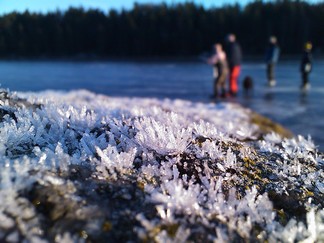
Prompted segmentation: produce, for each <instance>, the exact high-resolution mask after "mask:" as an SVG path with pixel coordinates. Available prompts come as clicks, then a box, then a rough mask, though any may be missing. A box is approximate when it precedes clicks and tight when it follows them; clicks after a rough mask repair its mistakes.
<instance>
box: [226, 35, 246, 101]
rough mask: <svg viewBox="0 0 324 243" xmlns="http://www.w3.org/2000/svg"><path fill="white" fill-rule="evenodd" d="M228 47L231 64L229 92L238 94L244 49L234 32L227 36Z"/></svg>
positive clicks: (234, 94) (227, 52) (229, 62)
mask: <svg viewBox="0 0 324 243" xmlns="http://www.w3.org/2000/svg"><path fill="white" fill-rule="evenodd" d="M226 41H227V48H226V54H227V58H228V64H229V70H230V75H229V94H230V95H232V96H236V95H237V92H238V83H237V82H238V81H237V79H238V77H239V75H240V72H241V61H242V50H241V47H240V45H239V44H238V43H237V41H236V36H235V35H234V34H229V35H228V36H227V38H226Z"/></svg>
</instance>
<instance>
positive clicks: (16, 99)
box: [0, 91, 324, 242]
mask: <svg viewBox="0 0 324 243" xmlns="http://www.w3.org/2000/svg"><path fill="white" fill-rule="evenodd" d="M0 100H1V101H0V105H1V106H0V120H1V123H0V156H1V157H2V159H1V163H0V167H1V168H0V201H1V204H0V241H1V242H22V241H24V240H25V241H26V242H142V241H148V242H213V241H214V242H246V241H247V242H265V241H268V242H278V241H281V242H320V241H324V210H323V206H324V205H323V204H324V200H323V197H324V172H323V168H324V160H323V154H322V153H320V152H319V151H317V149H316V146H315V145H314V144H313V142H312V141H311V139H310V138H307V139H305V138H304V137H301V136H297V137H293V135H292V134H291V133H290V132H289V131H288V130H286V129H284V128H283V127H281V126H280V125H278V124H275V123H273V122H271V121H270V120H269V119H267V118H264V117H262V116H260V115H258V114H256V113H254V112H252V111H250V110H248V109H244V108H242V107H241V106H239V105H235V104H229V103H220V104H201V103H191V102H187V101H182V100H173V101H172V100H156V99H127V98H111V97H106V96H102V95H95V94H93V93H89V92H87V91H74V92H70V93H58V92H42V93H19V94H16V93H10V92H9V93H8V92H6V91H2V93H1V94H0Z"/></svg>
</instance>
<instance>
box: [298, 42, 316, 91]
mask: <svg viewBox="0 0 324 243" xmlns="http://www.w3.org/2000/svg"><path fill="white" fill-rule="evenodd" d="M312 47H313V46H312V43H311V42H306V43H305V46H304V52H303V56H302V60H301V64H300V71H301V75H302V85H301V88H302V89H304V90H306V89H309V79H308V77H309V74H310V72H311V71H312V53H311V51H312Z"/></svg>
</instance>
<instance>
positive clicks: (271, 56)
mask: <svg viewBox="0 0 324 243" xmlns="http://www.w3.org/2000/svg"><path fill="white" fill-rule="evenodd" d="M279 54H280V48H279V45H278V41H277V38H276V37H275V36H271V37H270V39H269V45H268V47H267V50H266V56H265V61H266V63H267V79H268V85H269V86H270V87H272V86H275V85H276V80H275V66H276V64H277V62H278V60H279Z"/></svg>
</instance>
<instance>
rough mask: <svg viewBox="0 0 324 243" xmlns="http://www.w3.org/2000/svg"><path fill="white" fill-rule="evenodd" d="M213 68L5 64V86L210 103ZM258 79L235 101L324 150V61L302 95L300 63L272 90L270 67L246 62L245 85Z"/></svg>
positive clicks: (283, 65)
mask: <svg viewBox="0 0 324 243" xmlns="http://www.w3.org/2000/svg"><path fill="white" fill-rule="evenodd" d="M211 75H212V71H211V67H210V66H208V65H206V64H204V63H202V62H173V61H170V62H59V61H53V62H52V61H46V62H36V61H1V62H0V83H1V87H2V88H5V89H7V88H8V89H9V90H12V91H42V90H73V89H87V90H90V91H93V92H95V93H101V94H105V95H110V96H127V97H156V98H172V99H186V100H191V101H199V102H210V100H209V96H210V95H211V94H212V83H213V81H212V77H211ZM246 75H250V76H252V78H253V79H254V86H255V87H254V93H253V95H252V97H245V96H244V95H243V94H242V93H240V94H239V96H238V97H237V98H236V99H235V100H233V101H235V102H239V103H241V104H243V105H244V106H247V107H250V108H252V109H253V110H255V111H257V112H259V113H261V114H263V115H266V116H268V117H270V118H272V119H273V120H275V121H277V122H280V123H281V124H283V125H285V126H286V127H287V128H289V129H290V130H292V131H293V132H294V133H295V134H302V135H304V136H307V135H308V134H310V135H311V136H312V138H313V139H314V140H315V143H316V144H317V145H319V146H320V149H321V150H322V151H323V149H324V122H323V121H322V118H323V116H324V99H323V98H324V82H323V80H322V79H323V77H324V61H319V60H317V61H316V60H315V61H314V69H313V73H312V74H311V77H310V80H311V86H312V87H311V90H310V91H309V92H307V93H301V92H300V89H299V86H300V83H301V80H300V73H299V61H282V62H280V63H279V64H278V66H277V70H276V76H277V86H276V87H274V88H268V87H267V86H266V78H265V65H264V64H262V63H261V64H260V63H256V62H246V63H245V64H244V65H243V67H242V73H241V76H240V80H242V79H243V77H244V76H246Z"/></svg>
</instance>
